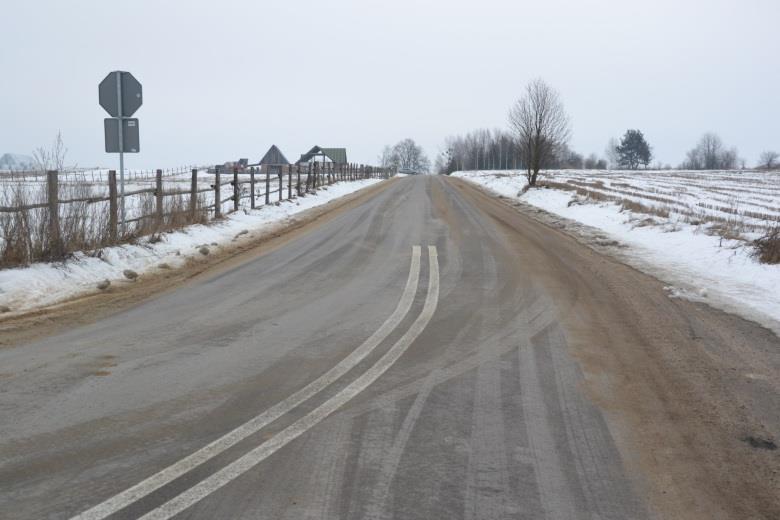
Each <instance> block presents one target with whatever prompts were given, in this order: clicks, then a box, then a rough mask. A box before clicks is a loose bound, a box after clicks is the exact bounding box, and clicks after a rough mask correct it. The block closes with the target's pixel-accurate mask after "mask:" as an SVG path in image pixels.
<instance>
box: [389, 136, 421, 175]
mask: <svg viewBox="0 0 780 520" xmlns="http://www.w3.org/2000/svg"><path fill="white" fill-rule="evenodd" d="M379 163H380V164H381V166H382V167H383V168H394V169H396V170H411V171H414V172H417V173H427V172H429V171H430V169H431V161H430V160H429V159H428V156H427V155H425V150H423V148H422V146H420V145H418V144H417V143H415V142H414V139H409V138H406V139H403V140H401V141H399V142H397V143H396V144H395V145H394V146H385V147H384V149H383V150H382V154H381V155H380V156H379Z"/></svg>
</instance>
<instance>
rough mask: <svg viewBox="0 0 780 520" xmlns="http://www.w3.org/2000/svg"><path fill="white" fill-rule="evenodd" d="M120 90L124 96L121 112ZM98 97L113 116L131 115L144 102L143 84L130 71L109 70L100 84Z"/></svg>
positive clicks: (102, 105) (101, 104)
mask: <svg viewBox="0 0 780 520" xmlns="http://www.w3.org/2000/svg"><path fill="white" fill-rule="evenodd" d="M120 87H121V89H120ZM120 90H121V97H122V99H121V104H122V108H121V110H122V112H121V113H120V112H119V110H120V107H119V104H120V99H119V96H120ZM98 99H99V101H100V106H101V107H103V108H104V109H105V110H106V112H108V113H109V114H110V115H111V117H130V116H132V115H133V114H134V113H135V111H136V110H138V108H139V107H140V106H141V105H142V104H143V95H142V88H141V84H140V83H139V82H138V80H137V79H135V78H134V77H133V75H132V74H130V73H129V72H124V71H121V70H115V71H113V72H109V73H108V75H107V76H106V77H105V79H103V81H101V82H100V85H99V86H98Z"/></svg>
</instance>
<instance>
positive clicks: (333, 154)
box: [298, 146, 347, 165]
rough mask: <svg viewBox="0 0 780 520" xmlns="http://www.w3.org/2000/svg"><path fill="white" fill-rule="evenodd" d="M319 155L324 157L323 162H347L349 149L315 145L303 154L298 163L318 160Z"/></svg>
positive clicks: (338, 163)
mask: <svg viewBox="0 0 780 520" xmlns="http://www.w3.org/2000/svg"><path fill="white" fill-rule="evenodd" d="M318 157H321V158H322V161H321V162H332V163H334V164H337V165H340V164H347V149H346V148H322V147H320V146H315V147H313V148H312V149H311V150H309V151H308V152H306V153H305V154H303V155H301V158H300V159H298V164H302V163H308V162H316V161H317V158H318Z"/></svg>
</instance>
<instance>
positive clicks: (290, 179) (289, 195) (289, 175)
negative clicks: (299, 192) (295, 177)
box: [287, 164, 292, 200]
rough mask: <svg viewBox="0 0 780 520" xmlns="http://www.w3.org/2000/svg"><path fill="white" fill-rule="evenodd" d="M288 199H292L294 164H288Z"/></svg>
mask: <svg viewBox="0 0 780 520" xmlns="http://www.w3.org/2000/svg"><path fill="white" fill-rule="evenodd" d="M287 200H292V164H288V165H287Z"/></svg>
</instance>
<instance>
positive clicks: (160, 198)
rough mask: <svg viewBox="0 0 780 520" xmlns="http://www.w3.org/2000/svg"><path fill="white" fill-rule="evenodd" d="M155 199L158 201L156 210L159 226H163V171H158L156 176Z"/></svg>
mask: <svg viewBox="0 0 780 520" xmlns="http://www.w3.org/2000/svg"><path fill="white" fill-rule="evenodd" d="M154 197H155V199H156V201H155V210H156V213H157V216H156V219H157V226H161V225H162V221H163V189H162V170H157V172H156V175H155V184H154Z"/></svg>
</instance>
